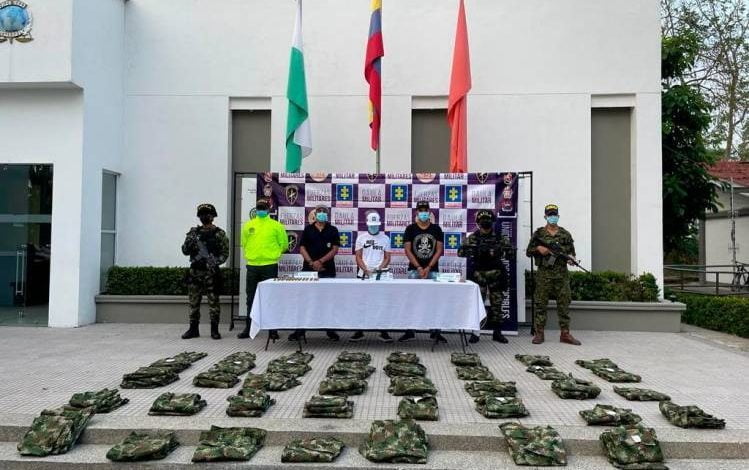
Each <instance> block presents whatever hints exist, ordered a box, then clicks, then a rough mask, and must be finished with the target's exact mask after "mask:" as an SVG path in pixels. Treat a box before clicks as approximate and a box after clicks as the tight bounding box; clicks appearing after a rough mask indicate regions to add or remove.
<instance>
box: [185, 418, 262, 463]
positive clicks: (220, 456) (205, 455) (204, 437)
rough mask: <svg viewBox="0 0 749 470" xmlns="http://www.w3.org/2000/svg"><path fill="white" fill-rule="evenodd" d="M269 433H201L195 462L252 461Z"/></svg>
mask: <svg viewBox="0 0 749 470" xmlns="http://www.w3.org/2000/svg"><path fill="white" fill-rule="evenodd" d="M266 434H267V432H266V431H265V430H264V429H258V428H220V427H218V426H211V430H210V431H203V432H201V433H200V443H199V444H198V448H197V449H195V453H194V454H193V456H192V461H193V462H223V461H243V460H250V459H251V458H252V456H253V455H255V454H256V453H257V451H258V450H260V448H261V447H263V444H264V443H265V436H266Z"/></svg>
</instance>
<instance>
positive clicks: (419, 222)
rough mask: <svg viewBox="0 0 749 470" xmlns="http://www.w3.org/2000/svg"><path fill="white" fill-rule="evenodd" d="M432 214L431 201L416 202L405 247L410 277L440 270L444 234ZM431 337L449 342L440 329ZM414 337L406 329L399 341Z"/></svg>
mask: <svg viewBox="0 0 749 470" xmlns="http://www.w3.org/2000/svg"><path fill="white" fill-rule="evenodd" d="M431 216H432V214H431V212H430V211H429V202H428V201H419V202H418V203H416V222H415V223H413V224H411V225H409V226H408V227H406V232H405V234H404V241H405V245H404V248H405V252H406V257H407V258H408V278H409V279H434V277H435V276H436V275H437V272H438V271H439V260H440V257H441V256H442V251H443V240H444V234H443V232H442V229H441V228H440V227H439V225H436V224H433V223H432V221H431ZM430 337H431V338H432V339H436V340H438V341H440V342H443V343H446V342H447V340H446V339H445V338H444V337H443V336H442V335H441V334H440V332H439V330H432V332H431V335H430ZM414 338H416V335H414V332H413V330H406V332H405V333H404V334H403V336H401V337H400V338H398V341H401V342H403V341H410V340H412V339H414Z"/></svg>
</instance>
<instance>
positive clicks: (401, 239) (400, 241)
mask: <svg viewBox="0 0 749 470" xmlns="http://www.w3.org/2000/svg"><path fill="white" fill-rule="evenodd" d="M389 236H390V251H391V252H392V253H401V254H402V253H403V248H404V247H405V245H406V236H405V234H404V233H403V232H390V233H389Z"/></svg>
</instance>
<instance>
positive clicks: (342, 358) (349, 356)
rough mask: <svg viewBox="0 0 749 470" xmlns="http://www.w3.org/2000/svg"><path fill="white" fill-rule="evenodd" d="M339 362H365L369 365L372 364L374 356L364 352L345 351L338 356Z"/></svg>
mask: <svg viewBox="0 0 749 470" xmlns="http://www.w3.org/2000/svg"><path fill="white" fill-rule="evenodd" d="M336 360H337V362H363V363H365V364H369V363H370V362H372V356H371V355H370V354H368V353H364V352H348V351H343V352H341V353H340V354H338V358H337V359H336Z"/></svg>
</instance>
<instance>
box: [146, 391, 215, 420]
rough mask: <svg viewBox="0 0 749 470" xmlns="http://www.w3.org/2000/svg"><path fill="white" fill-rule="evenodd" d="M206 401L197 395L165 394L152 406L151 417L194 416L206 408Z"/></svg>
mask: <svg viewBox="0 0 749 470" xmlns="http://www.w3.org/2000/svg"><path fill="white" fill-rule="evenodd" d="M206 404H207V403H206V401H205V400H203V399H201V398H200V395H198V394H197V393H171V392H167V393H163V394H161V395H160V396H159V397H158V398H157V399H156V400H155V401H154V402H153V405H151V409H150V410H149V411H148V414H149V415H151V416H192V415H194V414H195V413H198V412H199V411H200V410H202V409H203V408H205V405H206Z"/></svg>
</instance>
